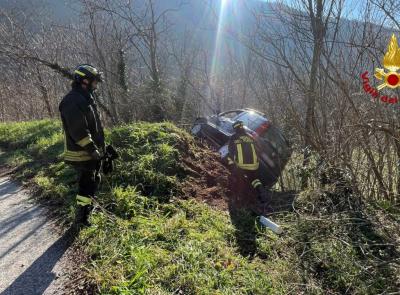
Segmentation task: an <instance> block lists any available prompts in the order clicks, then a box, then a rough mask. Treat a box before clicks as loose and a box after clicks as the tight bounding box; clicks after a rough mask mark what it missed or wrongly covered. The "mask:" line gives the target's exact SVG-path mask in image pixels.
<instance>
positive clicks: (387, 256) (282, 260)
mask: <svg viewBox="0 0 400 295" xmlns="http://www.w3.org/2000/svg"><path fill="white" fill-rule="evenodd" d="M106 133H107V140H108V142H112V143H113V145H115V146H116V147H117V148H118V149H119V151H120V153H121V157H122V159H121V160H119V161H118V162H117V163H116V170H115V173H114V174H113V175H112V176H109V177H104V178H103V184H102V187H101V189H100V191H99V197H98V203H99V204H98V206H97V208H96V210H95V211H94V213H93V214H92V216H91V223H92V225H91V226H90V227H88V228H85V229H84V230H83V231H81V233H80V237H79V243H80V244H81V245H82V247H83V248H84V249H85V252H86V253H87V255H88V256H89V257H90V261H89V263H88V264H87V265H86V266H85V267H86V268H87V270H88V273H87V275H88V277H89V278H90V279H91V280H92V281H93V282H94V284H96V286H97V288H98V290H99V293H101V294H288V293H291V294H300V293H302V294H345V293H346V292H347V294H378V293H383V292H387V293H389V292H395V291H397V290H398V289H399V286H400V273H399V268H398V266H397V265H396V264H395V263H392V262H391V259H393V258H396V257H397V258H398V251H399V247H398V245H397V246H396V245H395V246H391V245H393V244H395V239H396V237H398V236H399V233H398V224H399V222H400V214H399V211H398V210H397V209H396V208H393V206H390V204H387V203H379V204H377V206H376V207H374V206H373V205H374V204H371V206H370V207H367V208H363V210H362V211H354V210H351V209H350V207H349V206H348V203H349V202H348V200H349V199H348V198H349V196H342V195H340V194H338V193H337V191H336V190H335V188H334V187H325V188H318V189H313V190H308V191H303V192H301V193H300V194H299V196H298V198H297V199H296V202H295V211H294V212H281V213H276V214H274V215H272V216H271V218H272V219H273V220H274V221H276V222H278V223H279V224H280V225H281V226H282V227H283V228H284V230H285V234H284V235H282V236H276V235H274V234H273V233H271V232H270V231H268V230H266V229H264V228H261V227H260V226H259V224H258V222H257V219H256V216H254V215H253V214H252V213H251V212H248V211H246V210H241V211H239V212H237V213H233V212H231V213H229V212H221V211H218V210H216V209H212V208H210V207H209V206H208V205H206V204H203V203H199V202H198V201H195V200H191V199H189V200H184V199H181V198H180V197H179V196H180V194H181V185H182V183H183V181H184V180H185V179H186V174H185V169H184V167H183V166H182V163H181V161H180V157H181V156H182V155H185V156H190V154H196V152H197V151H198V149H199V148H198V147H197V146H196V143H195V141H194V140H193V138H192V137H191V136H190V135H189V134H187V133H186V132H185V131H182V130H181V129H179V128H177V127H176V126H174V125H173V124H171V123H157V124H150V123H136V124H131V125H125V126H119V127H115V128H113V129H111V130H107V132H106ZM0 146H1V147H2V149H3V150H5V151H6V153H4V154H2V155H1V156H0V157H1V159H0V160H1V163H5V164H8V165H9V166H11V167H18V169H17V170H16V172H15V175H14V177H16V178H17V179H19V180H21V181H23V182H25V183H28V184H31V185H33V186H34V187H35V189H36V196H37V197H38V199H39V200H40V201H43V202H46V203H48V204H49V206H53V208H54V211H56V212H57V214H58V215H59V216H61V217H62V220H65V223H66V224H68V223H69V222H71V220H72V216H73V214H74V207H73V197H74V195H75V193H76V187H75V185H76V184H75V172H74V170H73V169H72V168H71V167H69V166H67V165H65V164H64V163H63V162H62V160H61V158H60V154H61V152H62V150H63V143H62V132H61V130H60V123H59V122H58V121H50V120H44V121H34V122H22V123H2V124H0ZM295 159H297V158H296V157H295ZM297 164H298V163H292V164H291V165H289V166H288V169H287V171H285V175H290V177H292V179H293V182H294V183H296V186H297V184H298V183H299V182H298V179H297V178H296V177H299V176H298V175H296V174H294V172H293V171H291V170H290V169H293V167H295V166H296V165H297ZM350 200H351V201H354V200H353V198H352V197H350ZM389 220H391V221H390V222H389ZM379 222H384V226H382V225H381V226H379V224H380V223H379ZM388 229H389V232H388ZM396 231H397V235H396Z"/></svg>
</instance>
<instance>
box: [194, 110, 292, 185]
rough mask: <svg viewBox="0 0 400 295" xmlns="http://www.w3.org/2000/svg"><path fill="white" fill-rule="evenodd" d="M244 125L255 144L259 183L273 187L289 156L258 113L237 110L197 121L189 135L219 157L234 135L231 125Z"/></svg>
mask: <svg viewBox="0 0 400 295" xmlns="http://www.w3.org/2000/svg"><path fill="white" fill-rule="evenodd" d="M237 120H240V121H243V123H244V125H245V129H246V131H247V132H248V133H249V134H250V135H251V136H252V137H253V138H254V139H255V141H256V151H257V154H258V156H259V159H260V180H261V181H262V182H263V184H264V185H265V186H267V187H271V186H273V185H274V184H275V183H276V181H277V180H278V178H279V175H280V174H281V173H282V170H283V169H284V168H285V165H286V163H287V162H288V160H289V158H290V156H291V153H292V151H291V148H290V144H289V142H288V140H287V139H286V138H285V136H284V135H283V134H282V132H281V130H279V129H278V128H277V127H276V126H274V124H273V123H272V122H271V121H269V120H268V118H267V117H266V116H265V115H264V114H263V113H261V112H259V111H256V110H252V109H247V108H246V109H238V110H231V111H227V112H223V113H220V114H218V115H212V116H209V117H202V118H198V119H196V121H195V122H194V124H193V127H192V129H191V133H192V134H193V135H194V136H196V137H199V138H205V139H206V140H207V141H209V142H210V143H211V144H212V145H213V146H214V147H215V148H216V149H219V150H220V153H221V154H223V153H226V151H227V143H228V141H229V138H230V137H231V136H232V135H233V133H234V130H233V127H232V124H233V122H235V121H237Z"/></svg>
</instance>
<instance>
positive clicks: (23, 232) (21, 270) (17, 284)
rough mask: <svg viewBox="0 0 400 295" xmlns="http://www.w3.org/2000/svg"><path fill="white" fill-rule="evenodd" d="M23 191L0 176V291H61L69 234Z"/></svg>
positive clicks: (65, 271) (60, 292)
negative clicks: (59, 227)
mask: <svg viewBox="0 0 400 295" xmlns="http://www.w3.org/2000/svg"><path fill="white" fill-rule="evenodd" d="M55 223H56V222H55V221H52V220H50V219H49V218H47V217H46V212H45V208H44V207H42V206H40V205H38V204H35V203H33V202H32V200H30V197H29V194H28V192H27V191H25V190H23V189H21V187H20V186H19V185H17V184H16V183H14V182H12V181H10V180H9V179H8V178H6V177H0V294H1V295H11V294H12V295H16V294H18V295H21V294H30V295H33V294H63V293H64V291H63V286H64V283H65V281H67V280H68V269H69V263H70V262H69V259H68V255H69V253H68V247H69V246H70V243H71V238H70V235H69V234H68V233H64V234H63V233H61V232H60V230H59V229H58V227H57V225H56V224H55Z"/></svg>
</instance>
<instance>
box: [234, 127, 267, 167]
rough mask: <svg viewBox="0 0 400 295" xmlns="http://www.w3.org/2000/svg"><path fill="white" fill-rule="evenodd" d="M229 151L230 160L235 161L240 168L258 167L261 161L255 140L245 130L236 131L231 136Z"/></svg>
mask: <svg viewBox="0 0 400 295" xmlns="http://www.w3.org/2000/svg"><path fill="white" fill-rule="evenodd" d="M228 151H229V152H228V160H230V161H233V162H234V163H235V164H236V166H237V167H239V168H240V169H244V170H257V169H258V167H259V161H258V156H257V153H256V148H255V141H254V139H253V138H252V137H251V136H250V135H248V134H247V133H246V132H245V131H239V132H236V133H235V134H234V135H232V136H231V138H230V140H229V145H228ZM232 159H233V160H232Z"/></svg>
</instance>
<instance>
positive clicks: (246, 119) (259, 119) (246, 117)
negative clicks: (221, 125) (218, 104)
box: [235, 112, 267, 131]
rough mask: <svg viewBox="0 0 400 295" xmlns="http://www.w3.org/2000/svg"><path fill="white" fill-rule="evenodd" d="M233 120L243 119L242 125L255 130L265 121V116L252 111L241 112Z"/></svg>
mask: <svg viewBox="0 0 400 295" xmlns="http://www.w3.org/2000/svg"><path fill="white" fill-rule="evenodd" d="M235 120H240V121H243V123H244V125H245V126H246V127H247V128H249V129H251V130H253V131H256V129H257V128H258V127H260V126H261V124H262V123H264V122H267V119H266V118H264V117H263V116H261V115H259V114H257V113H254V112H243V113H242V114H240V115H239V116H238V117H237V118H235Z"/></svg>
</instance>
